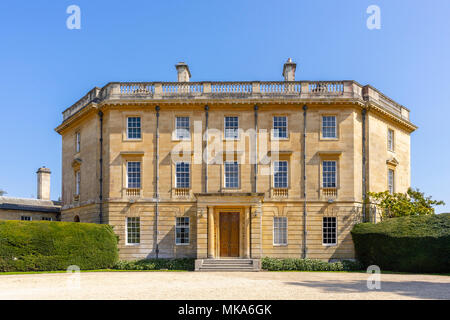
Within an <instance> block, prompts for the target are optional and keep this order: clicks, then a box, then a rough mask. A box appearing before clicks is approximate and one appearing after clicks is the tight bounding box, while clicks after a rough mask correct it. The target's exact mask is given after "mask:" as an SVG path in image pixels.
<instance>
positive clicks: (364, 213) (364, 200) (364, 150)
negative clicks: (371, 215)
mask: <svg viewBox="0 0 450 320" xmlns="http://www.w3.org/2000/svg"><path fill="white" fill-rule="evenodd" d="M366 113H367V110H366V108H364V109H362V196H363V207H362V210H363V212H362V214H363V222H365V221H366V199H367V194H366V193H367V190H366Z"/></svg>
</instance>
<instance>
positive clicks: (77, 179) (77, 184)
mask: <svg viewBox="0 0 450 320" xmlns="http://www.w3.org/2000/svg"><path fill="white" fill-rule="evenodd" d="M80 185H81V172H80V170H77V171H75V195H79V194H80Z"/></svg>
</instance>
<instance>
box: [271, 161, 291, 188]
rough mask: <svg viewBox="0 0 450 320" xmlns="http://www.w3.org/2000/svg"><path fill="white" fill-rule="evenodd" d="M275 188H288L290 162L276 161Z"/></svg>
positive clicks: (274, 164) (274, 165)
mask: <svg viewBox="0 0 450 320" xmlns="http://www.w3.org/2000/svg"><path fill="white" fill-rule="evenodd" d="M273 187H274V188H287V187H288V162H287V161H274V163H273Z"/></svg>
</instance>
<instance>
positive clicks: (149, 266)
mask: <svg viewBox="0 0 450 320" xmlns="http://www.w3.org/2000/svg"><path fill="white" fill-rule="evenodd" d="M194 268H195V259H192V258H178V259H142V260H133V261H124V260H122V261H118V262H117V263H116V264H115V265H114V267H113V269H117V270H162V269H167V270H187V271H192V270H194Z"/></svg>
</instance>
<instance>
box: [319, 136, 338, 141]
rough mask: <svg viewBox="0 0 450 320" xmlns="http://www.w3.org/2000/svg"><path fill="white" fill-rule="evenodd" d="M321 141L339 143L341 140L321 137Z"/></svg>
mask: <svg viewBox="0 0 450 320" xmlns="http://www.w3.org/2000/svg"><path fill="white" fill-rule="evenodd" d="M320 141H339V138H324V137H320Z"/></svg>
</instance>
